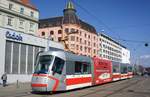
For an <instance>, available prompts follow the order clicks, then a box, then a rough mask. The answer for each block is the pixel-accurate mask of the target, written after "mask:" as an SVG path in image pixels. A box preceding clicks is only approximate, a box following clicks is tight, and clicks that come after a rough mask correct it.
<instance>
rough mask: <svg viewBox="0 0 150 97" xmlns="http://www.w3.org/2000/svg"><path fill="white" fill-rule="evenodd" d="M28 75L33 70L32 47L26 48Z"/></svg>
mask: <svg viewBox="0 0 150 97" xmlns="http://www.w3.org/2000/svg"><path fill="white" fill-rule="evenodd" d="M27 67H28V69H27V70H28V71H27V72H28V74H32V69H33V46H28V66H27Z"/></svg>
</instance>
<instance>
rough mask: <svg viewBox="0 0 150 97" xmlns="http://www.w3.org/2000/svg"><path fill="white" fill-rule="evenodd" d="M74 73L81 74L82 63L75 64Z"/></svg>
mask: <svg viewBox="0 0 150 97" xmlns="http://www.w3.org/2000/svg"><path fill="white" fill-rule="evenodd" d="M75 73H77V74H80V73H82V63H81V62H75Z"/></svg>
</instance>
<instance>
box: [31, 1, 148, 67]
mask: <svg viewBox="0 0 150 97" xmlns="http://www.w3.org/2000/svg"><path fill="white" fill-rule="evenodd" d="M67 1H68V0H31V2H32V4H34V5H35V6H36V7H37V8H38V9H39V11H40V18H50V17H55V16H62V15H63V9H64V8H65V6H66V2H67ZM74 2H75V8H76V10H77V15H78V16H79V18H80V19H82V20H84V21H86V22H88V23H89V24H91V25H93V26H94V27H95V28H96V30H97V32H101V31H102V30H104V31H105V34H107V35H109V36H111V37H113V38H115V39H117V40H118V39H126V40H136V41H145V42H148V43H149V42H150V0H74ZM81 7H83V8H85V9H86V10H88V11H89V12H90V14H92V15H90V14H89V13H87V12H86V11H85V10H83V8H81ZM93 15H94V16H96V18H95V17H94V16H93ZM101 21H102V22H103V23H104V24H103V23H102V22H101ZM105 25H106V26H105ZM118 41H119V42H121V43H122V44H123V45H125V46H126V47H127V48H128V49H129V50H130V51H131V61H132V63H135V62H137V63H141V64H143V65H144V66H150V43H149V46H148V47H145V46H144V43H140V42H129V41H122V40H118ZM137 59H140V60H137Z"/></svg>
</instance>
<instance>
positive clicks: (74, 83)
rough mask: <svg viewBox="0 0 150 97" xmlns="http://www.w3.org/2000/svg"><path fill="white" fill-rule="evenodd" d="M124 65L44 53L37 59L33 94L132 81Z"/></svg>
mask: <svg viewBox="0 0 150 97" xmlns="http://www.w3.org/2000/svg"><path fill="white" fill-rule="evenodd" d="M121 65H122V64H120V63H117V62H111V61H109V60H104V59H101V58H99V57H94V58H90V57H87V56H79V55H75V54H72V53H69V52H65V51H48V52H43V53H40V54H39V56H38V57H37V62H36V68H35V72H34V74H33V76H32V82H31V87H32V90H33V91H44V92H46V91H66V90H71V89H76V88H82V87H87V86H92V85H98V84H103V83H107V82H111V81H116V80H120V79H125V78H131V75H132V74H131V73H132V70H131V68H130V73H128V72H127V69H128V67H127V65H123V66H121ZM125 74H126V75H127V76H129V77H124V75H125Z"/></svg>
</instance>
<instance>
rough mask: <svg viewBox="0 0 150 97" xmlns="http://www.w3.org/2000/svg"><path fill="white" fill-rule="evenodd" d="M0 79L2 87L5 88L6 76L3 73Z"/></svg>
mask: <svg viewBox="0 0 150 97" xmlns="http://www.w3.org/2000/svg"><path fill="white" fill-rule="evenodd" d="M1 79H2V81H3V87H5V86H6V83H7V74H6V73H4V74H3V75H2V77H1Z"/></svg>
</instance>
